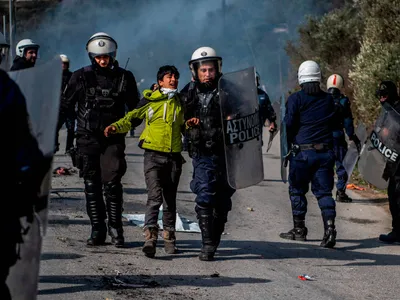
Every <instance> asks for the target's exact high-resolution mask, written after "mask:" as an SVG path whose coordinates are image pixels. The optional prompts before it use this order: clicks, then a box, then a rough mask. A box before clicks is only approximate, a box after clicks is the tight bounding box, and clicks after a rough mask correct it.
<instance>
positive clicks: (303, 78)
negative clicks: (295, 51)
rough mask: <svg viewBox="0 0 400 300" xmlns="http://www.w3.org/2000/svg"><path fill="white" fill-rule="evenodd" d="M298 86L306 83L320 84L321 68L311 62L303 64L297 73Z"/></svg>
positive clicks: (307, 61)
mask: <svg viewBox="0 0 400 300" xmlns="http://www.w3.org/2000/svg"><path fill="white" fill-rule="evenodd" d="M297 79H298V81H299V85H302V84H303V83H306V82H321V68H320V67H319V65H318V64H317V63H316V62H315V61H313V60H306V61H305V62H303V63H302V64H301V65H300V67H299V71H298V73H297Z"/></svg>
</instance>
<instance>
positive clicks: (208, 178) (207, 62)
mask: <svg viewBox="0 0 400 300" xmlns="http://www.w3.org/2000/svg"><path fill="white" fill-rule="evenodd" d="M189 65H190V69H191V71H192V75H193V79H194V80H193V81H192V82H191V83H189V84H188V85H186V87H185V88H183V90H182V91H181V93H182V94H183V96H182V98H183V99H184V105H185V119H186V120H187V126H189V129H188V132H187V136H188V139H189V155H190V157H191V158H192V163H193V168H194V172H193V180H192V181H191V183H190V188H191V190H192V191H193V193H195V194H196V208H195V210H196V213H197V218H198V220H199V226H200V229H201V234H202V243H203V246H202V248H201V251H200V254H199V259H200V260H203V261H210V260H213V259H214V254H215V251H216V250H217V247H218V246H219V243H220V240H221V235H222V233H223V232H224V228H225V223H226V222H227V220H228V212H229V211H230V210H231V208H232V202H231V197H232V195H233V194H234V192H235V190H234V189H232V188H231V187H230V186H229V184H228V183H227V175H226V166H225V156H224V155H225V154H224V142H223V135H222V124H221V110H220V103H219V95H218V79H219V78H220V77H221V75H222V74H221V66H222V58H221V57H219V56H217V54H216V52H215V50H214V49H212V48H210V47H201V48H199V49H197V50H196V51H195V52H194V53H193V55H192V59H191V60H190V62H189Z"/></svg>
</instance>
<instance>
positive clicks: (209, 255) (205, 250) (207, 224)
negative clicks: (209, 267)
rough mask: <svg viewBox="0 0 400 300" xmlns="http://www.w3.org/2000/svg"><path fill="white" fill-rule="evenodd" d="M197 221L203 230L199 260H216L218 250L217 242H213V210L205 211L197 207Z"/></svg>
mask: <svg viewBox="0 0 400 300" xmlns="http://www.w3.org/2000/svg"><path fill="white" fill-rule="evenodd" d="M196 212H197V219H198V220H199V227H200V230H201V238H202V247H201V250H200V254H199V259H200V260H202V261H211V260H214V254H215V250H216V248H217V247H216V245H215V241H214V240H213V221H214V215H213V213H212V210H209V209H204V208H201V207H199V206H196Z"/></svg>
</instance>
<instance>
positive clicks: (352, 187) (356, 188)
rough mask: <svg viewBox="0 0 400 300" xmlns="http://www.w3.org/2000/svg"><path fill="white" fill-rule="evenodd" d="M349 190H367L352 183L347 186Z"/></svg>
mask: <svg viewBox="0 0 400 300" xmlns="http://www.w3.org/2000/svg"><path fill="white" fill-rule="evenodd" d="M346 188H347V189H349V190H358V191H365V188H363V187H361V186H358V185H355V184H354V183H350V184H348V185H347V186H346Z"/></svg>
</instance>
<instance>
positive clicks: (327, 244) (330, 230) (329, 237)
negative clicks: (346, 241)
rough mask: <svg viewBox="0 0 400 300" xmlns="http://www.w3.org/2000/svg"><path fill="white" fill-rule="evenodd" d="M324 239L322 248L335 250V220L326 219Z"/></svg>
mask: <svg viewBox="0 0 400 300" xmlns="http://www.w3.org/2000/svg"><path fill="white" fill-rule="evenodd" d="M324 229H325V233H324V237H323V238H322V242H321V247H324V248H333V247H335V245H336V229H335V220H334V219H327V220H325V219H324Z"/></svg>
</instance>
